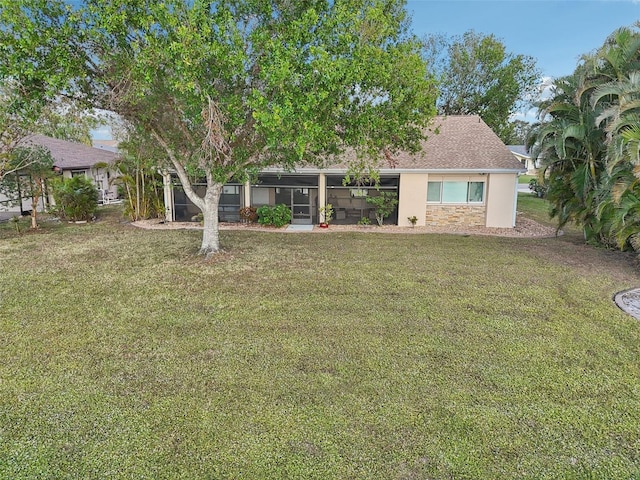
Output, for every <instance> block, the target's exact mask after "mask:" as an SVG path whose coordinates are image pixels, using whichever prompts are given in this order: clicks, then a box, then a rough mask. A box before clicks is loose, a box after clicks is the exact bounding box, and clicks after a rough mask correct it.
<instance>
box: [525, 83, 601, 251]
mask: <svg viewBox="0 0 640 480" xmlns="http://www.w3.org/2000/svg"><path fill="white" fill-rule="evenodd" d="M584 78H585V76H584V75H582V74H581V72H579V71H578V72H576V73H575V74H574V75H571V76H567V77H564V78H561V79H559V80H558V81H557V82H556V83H555V86H554V89H553V92H552V96H551V98H549V99H548V100H546V101H543V102H541V103H539V104H538V108H539V111H540V113H539V118H540V120H541V121H540V123H538V124H537V125H535V126H534V128H533V129H532V132H531V134H530V136H529V139H528V145H529V147H530V149H531V153H532V156H533V157H534V159H537V160H539V161H540V162H541V165H542V168H541V172H540V181H541V182H543V183H545V184H546V185H547V187H548V190H547V198H548V200H549V201H550V202H551V204H552V209H551V216H552V217H556V218H557V219H558V228H562V227H563V226H564V225H566V224H567V223H568V222H570V221H573V222H575V223H576V224H579V225H582V226H583V230H584V234H585V237H586V238H587V239H593V238H597V237H598V236H599V234H600V229H599V219H598V217H597V216H596V214H595V204H594V201H595V196H594V193H595V192H596V191H597V189H598V186H599V184H600V182H601V177H602V173H603V171H604V152H605V148H604V139H605V135H604V132H603V131H602V130H601V129H599V128H597V127H596V123H595V119H596V118H597V116H598V113H599V111H598V110H594V109H593V108H592V107H591V105H590V104H589V101H588V95H586V94H585V93H586V92H588V90H589V89H588V88H586V86H585V82H584Z"/></svg>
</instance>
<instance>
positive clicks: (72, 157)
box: [21, 135, 118, 170]
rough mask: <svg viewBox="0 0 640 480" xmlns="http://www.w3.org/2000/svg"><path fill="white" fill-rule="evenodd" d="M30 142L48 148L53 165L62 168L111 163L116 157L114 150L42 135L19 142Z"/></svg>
mask: <svg viewBox="0 0 640 480" xmlns="http://www.w3.org/2000/svg"><path fill="white" fill-rule="evenodd" d="M30 143H31V144H33V145H40V146H42V147H45V148H48V149H49V151H50V152H51V156H52V157H53V158H54V160H55V162H54V166H56V167H58V168H61V169H62V170H72V169H81V168H91V167H93V166H94V165H95V164H96V163H113V162H114V161H115V160H116V158H118V155H117V154H116V153H114V152H109V151H107V150H102V149H100V148H93V147H90V146H88V145H84V144H82V143H75V142H67V141H65V140H58V139H57V138H51V137H46V136H44V135H30V136H29V137H27V138H25V139H24V140H22V142H21V144H23V145H28V144H30Z"/></svg>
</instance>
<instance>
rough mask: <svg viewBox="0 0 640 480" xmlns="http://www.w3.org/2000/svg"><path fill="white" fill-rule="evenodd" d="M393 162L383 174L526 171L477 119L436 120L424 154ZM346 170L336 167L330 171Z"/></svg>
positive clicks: (404, 155) (403, 156) (401, 154)
mask: <svg viewBox="0 0 640 480" xmlns="http://www.w3.org/2000/svg"><path fill="white" fill-rule="evenodd" d="M436 132H437V133H436ZM346 157H347V158H348V157H349V154H347V155H346ZM392 158H393V163H394V165H393V166H389V165H388V164H387V162H386V161H383V162H381V164H380V165H379V166H380V169H381V170H382V171H388V170H390V169H395V170H423V171H514V172H515V171H524V169H523V167H522V164H521V163H520V162H519V161H518V160H517V159H516V158H515V156H514V155H513V153H512V152H511V151H510V150H509V149H508V148H507V146H506V145H505V144H504V143H503V142H502V140H500V138H499V137H498V136H497V135H496V134H495V133H494V132H493V130H491V128H490V127H489V126H488V125H487V124H486V123H484V121H483V120H482V118H480V116H478V115H450V116H446V117H445V116H439V117H436V118H434V120H433V122H432V124H431V128H430V131H429V132H428V133H427V139H426V140H423V141H422V150H421V151H419V152H417V153H409V152H399V153H395V154H392ZM346 166H347V165H346V164H343V163H341V164H340V165H335V164H334V165H332V166H330V167H329V169H340V168H346Z"/></svg>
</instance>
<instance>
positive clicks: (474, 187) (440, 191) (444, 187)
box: [427, 181, 484, 203]
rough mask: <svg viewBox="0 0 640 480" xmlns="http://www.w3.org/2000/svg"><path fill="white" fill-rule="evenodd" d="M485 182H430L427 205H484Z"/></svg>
mask: <svg viewBox="0 0 640 480" xmlns="http://www.w3.org/2000/svg"><path fill="white" fill-rule="evenodd" d="M483 201H484V182H461V181H442V182H428V184H427V203H482V202H483Z"/></svg>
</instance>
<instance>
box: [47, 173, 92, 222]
mask: <svg viewBox="0 0 640 480" xmlns="http://www.w3.org/2000/svg"><path fill="white" fill-rule="evenodd" d="M53 198H54V200H55V202H56V210H57V213H58V214H59V215H60V216H62V217H63V218H66V219H68V220H73V221H79V220H90V219H91V218H92V217H93V214H94V213H95V211H96V209H97V208H98V190H97V189H96V187H95V186H94V185H93V183H92V182H91V180H89V179H88V178H86V177H84V176H77V177H72V178H63V179H61V180H59V181H57V182H55V183H54V185H53Z"/></svg>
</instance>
